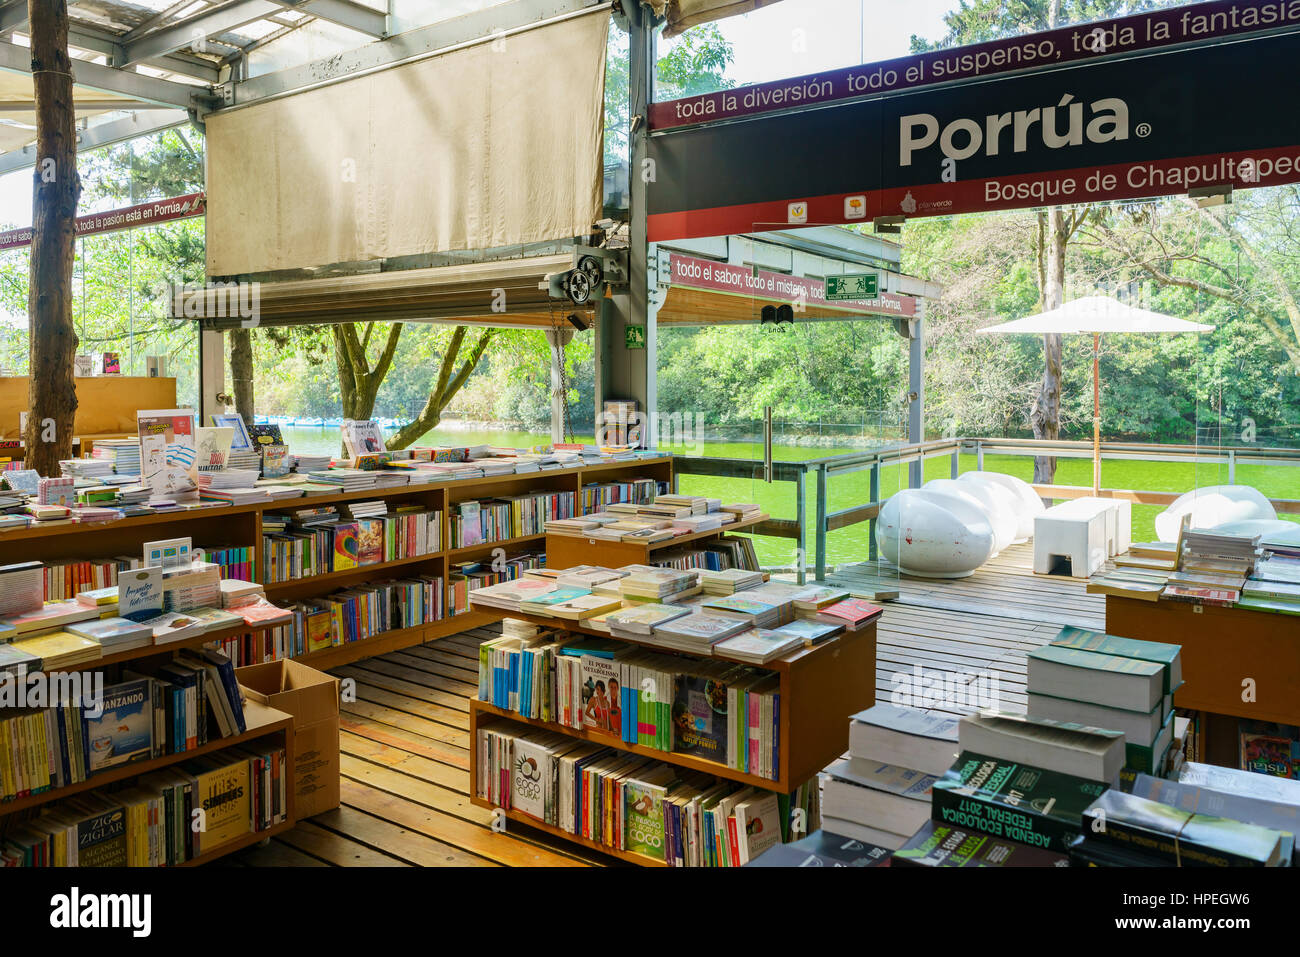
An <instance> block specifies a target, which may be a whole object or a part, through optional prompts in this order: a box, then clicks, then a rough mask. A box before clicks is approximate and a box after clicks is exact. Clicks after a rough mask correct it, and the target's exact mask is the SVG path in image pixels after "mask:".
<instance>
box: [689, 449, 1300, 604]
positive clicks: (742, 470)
mask: <svg viewBox="0 0 1300 957" xmlns="http://www.w3.org/2000/svg"><path fill="white" fill-rule="evenodd" d="M962 455H973V456H974V457H975V465H976V468H977V469H980V470H983V469H984V457H985V455H1014V456H1026V457H1035V456H1040V455H1041V456H1051V457H1054V458H1091V457H1092V443H1091V442H1074V441H1065V440H1058V441H1046V440H1035V439H998V438H952V439H936V440H933V441H928V442H920V443H916V444H903V443H900V444H897V445H891V446H886V447H883V448H878V449H871V450H869V451H862V452H849V453H845V454H843V455H832V456H826V457H823V458H817V459H808V460H805V461H801V462H772V461H771V460H770V458H765V459H764V460H755V459H738V458H704V457H700V456H684V455H678V456H675V459H674V469H673V471H674V475H675V476H680V475H700V476H714V477H720V478H738V479H746V480H749V481H764V475H765V470H766V469H768V468H770V470H771V471H770V475H771V481H772V482H790V483H793V485H794V487H795V488H794V491H795V517H794V518H775V517H774V518H771V519H769V520H768V521H766V522H764V523H762V524H761V525H758V526H755V527H754V529H753V533H754V534H757V535H770V536H775V537H778V538H788V539H792V540H793V541H794V542H795V551H794V557H795V561H794V563H793V565H794V569H795V573H796V575H797V578H798V581H799V583H800V584H803V583H804V582H805V580H806V577H807V571H808V562H807V560H806V556H807V554H808V553H807V547H806V546H807V531H808V530H807V525H808V522H807V519H806V514H807V497H808V483H809V481H810V474H809V473H811V481H813V482H814V483H815V494H816V499H815V518H814V520H813V522H812V525H813V534H814V546H813V556H814V560H813V563H812V570H813V573H814V577H815V578H816V580H817V581H823V580H825V577H826V564H827V563H826V550H827V549H826V545H827V543H826V538H827V535H829V534H830V533H831V532H833V531H837V530H839V529H842V528H848V527H850V526H852V525H857V524H860V523H862V522H867V523H869V528H868V546H867V552H868V554H867V557H868V558H869V559H870V560H873V561H874V560H875V559H876V519H877V518H878V517H879V515H880V509H881V506H882V505H883V503H884V499H882V498H881V494H880V479H881V473H882V470H883V469H885V468H886V467H889V466H899V465H909V464H911V463H914V462H915V463H924V462H925V461H926V460H927V459H932V458H940V457H944V456H947V457H948V458H949V459H950V460H951V463H952V467H951V472H950V474H951V475H952V477H953V478H956V477H957V475H958V472H959V466H960V461H961V456H962ZM1101 458H1102V461H1103V462H1105V461H1140V462H1184V463H1191V464H1195V465H1216V466H1224V465H1226V466H1227V468H1228V484H1229V485H1232V484H1235V483H1236V467H1237V465H1239V464H1249V465H1283V466H1293V467H1300V449H1284V448H1266V447H1258V446H1236V447H1227V446H1208V447H1207V446H1192V445H1157V444H1153V443H1140V442H1103V443H1102V444H1101ZM769 463H770V465H769ZM862 471H869V472H870V477H869V498H868V500H867V501H865V502H863V503H861V504H858V505H853V506H850V507H849V508H844V509H839V510H838V511H835V512H831V511H829V501H830V495H829V492H830V482H831V480H832V479H834V478H837V477H840V476H844V475H850V474H853V473H855V472H862ZM909 471H910V470H909ZM921 471H923V469H922V470H921ZM906 487H910V478H909V485H908V486H906ZM1034 490H1035V491H1036V492H1037V493H1038V494H1039V495H1041V496H1043V497H1044V498H1052V499H1073V498H1084V497H1087V496H1090V495H1092V494H1093V490H1092V488H1091V487H1088V486H1074V485H1035V486H1034ZM1297 492H1300V482H1298V483H1297ZM1180 494H1182V493H1179V492H1158V491H1149V490H1143V489H1112V488H1104V489H1102V490H1101V496H1102V497H1104V498H1121V499H1125V500H1127V501H1131V502H1135V503H1138V504H1142V505H1169V504H1170V503H1171V502H1173V501H1174V500H1175V499H1176V498H1178V496H1179V495H1180ZM885 498H888V496H885ZM1270 501H1271V502H1272V504H1273V507H1274V508H1275V509H1277V511H1278V512H1281V513H1284V514H1292V515H1295V514H1300V499H1290V498H1285V499H1271V500H1270Z"/></svg>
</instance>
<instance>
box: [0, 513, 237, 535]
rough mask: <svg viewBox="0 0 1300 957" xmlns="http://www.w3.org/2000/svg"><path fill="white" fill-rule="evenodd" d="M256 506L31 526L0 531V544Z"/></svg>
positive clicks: (175, 520) (143, 525)
mask: <svg viewBox="0 0 1300 957" xmlns="http://www.w3.org/2000/svg"><path fill="white" fill-rule="evenodd" d="M258 510H259V506H258V505H213V506H210V507H208V506H205V507H203V508H196V509H186V510H184V511H179V512H160V513H158V514H156V515H138V516H136V517H134V518H122V519H118V520H117V521H116V522H62V521H60V522H34V523H32V524H31V525H28V526H27V527H26V528H12V529H8V530H7V531H0V543H7V542H18V541H23V540H25V539H32V538H54V537H57V536H60V535H93V534H95V533H97V532H107V531H118V530H122V529H134V528H148V527H149V526H151V525H175V524H177V523H178V522H185V521H188V520H192V519H207V518H213V517H215V516H217V515H220V516H222V517H223V518H224V517H225V516H228V515H251V514H252V513H253V512H256V511H258Z"/></svg>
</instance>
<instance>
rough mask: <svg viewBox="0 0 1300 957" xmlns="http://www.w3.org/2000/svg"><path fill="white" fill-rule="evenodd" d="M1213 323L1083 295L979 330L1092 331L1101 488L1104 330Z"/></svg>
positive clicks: (1095, 480)
mask: <svg viewBox="0 0 1300 957" xmlns="http://www.w3.org/2000/svg"><path fill="white" fill-rule="evenodd" d="M1212 329H1214V326H1210V325H1205V324H1204V323H1200V322H1189V321H1187V320H1186V319H1179V318H1177V317H1175V316H1166V315H1162V314H1161V313H1158V312H1151V311H1150V310H1148V309H1138V308H1137V307H1135V306H1130V305H1128V304H1126V303H1123V302H1120V301H1119V300H1118V299H1111V298H1110V297H1108V296H1084V297H1083V298H1082V299H1074V300H1072V301H1070V302H1067V303H1064V304H1063V305H1060V306H1058V307H1057V308H1055V309H1051V310H1049V311H1047V312H1040V313H1039V314H1038V315H1036V316H1027V317H1026V318H1024V319H1014V320H1012V321H1011V322H1004V323H1002V324H1001V325H997V326H989V327H987V328H985V329H980V330H979V331H980V332H986V333H991V334H994V333H996V334H1004V333H1033V334H1034V335H1047V334H1049V333H1056V334H1058V335H1064V336H1068V335H1081V334H1088V333H1091V334H1092V491H1093V494H1094V495H1096V494H1097V493H1098V492H1100V491H1101V367H1100V360H1099V356H1100V352H1101V337H1102V336H1103V335H1104V334H1105V333H1126V334H1137V335H1157V334H1160V333H1180V332H1195V333H1201V332H1210V331H1211V330H1212Z"/></svg>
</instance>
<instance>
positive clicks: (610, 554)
mask: <svg viewBox="0 0 1300 957" xmlns="http://www.w3.org/2000/svg"><path fill="white" fill-rule="evenodd" d="M768 520H769V519H768V516H766V515H764V516H763V517H762V518H753V519H749V520H748V521H742V522H732V523H731V524H730V525H724V526H722V527H721V528H711V529H709V530H708V531H707V532H692V533H691V534H689V535H681V536H678V537H677V538H670V539H667V540H665V541H662V542H611V541H609V540H607V539H603V538H589V537H587V536H585V535H557V534H555V533H554V532H548V533H547V535H546V567H547V568H572V567H574V566H575V565H601V566H603V567H605V568H622V567H623V566H624V565H648V564H650V562H652V561H653V560H654V558H655V553H656V552H662V551H665V550H667V549H670V548H678V547H680V546H682V545H690V544H692V543H694V542H708V541H711V540H713V539H716V538H721V537H722V536H723V535H730V534H732V533H733V532H750V533H752V532H754V531H755V530H756V526H759V525H762V524H763V523H764V522H766V521H768Z"/></svg>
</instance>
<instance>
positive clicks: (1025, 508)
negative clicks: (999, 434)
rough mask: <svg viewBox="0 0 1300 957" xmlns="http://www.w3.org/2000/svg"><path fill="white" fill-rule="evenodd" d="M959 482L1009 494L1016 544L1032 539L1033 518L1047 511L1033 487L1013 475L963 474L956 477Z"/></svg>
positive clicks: (992, 473)
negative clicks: (1014, 519) (1014, 514)
mask: <svg viewBox="0 0 1300 957" xmlns="http://www.w3.org/2000/svg"><path fill="white" fill-rule="evenodd" d="M957 481H959V482H970V483H972V484H980V485H994V486H997V487H998V488H1001V489H1003V490H1004V491H1007V492H1010V493H1011V495H1012V496H1013V497H1014V498H1015V500H1016V505H1017V508H1016V542H1017V543H1019V542H1027V541H1029V539H1031V538H1033V537H1034V516H1035V515H1042V514H1043V512H1044V511H1046V510H1047V506H1046V505H1044V504H1043V500H1042V499H1041V498H1039V497H1038V493H1037V492H1035V491H1034V487H1033V486H1032V485H1030V484H1029V483H1028V482H1026V481H1024V480H1023V479H1018V478H1016V477H1015V476H1014V475H1003V474H1002V473H1001V472H965V473H963V474H962V475H959V476H958V477H957Z"/></svg>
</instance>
